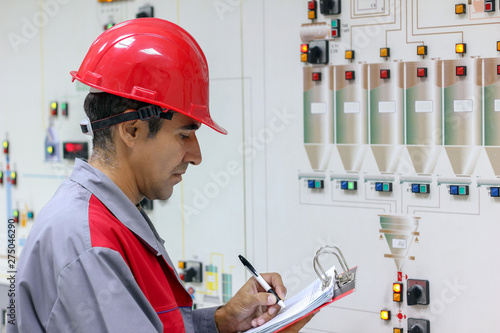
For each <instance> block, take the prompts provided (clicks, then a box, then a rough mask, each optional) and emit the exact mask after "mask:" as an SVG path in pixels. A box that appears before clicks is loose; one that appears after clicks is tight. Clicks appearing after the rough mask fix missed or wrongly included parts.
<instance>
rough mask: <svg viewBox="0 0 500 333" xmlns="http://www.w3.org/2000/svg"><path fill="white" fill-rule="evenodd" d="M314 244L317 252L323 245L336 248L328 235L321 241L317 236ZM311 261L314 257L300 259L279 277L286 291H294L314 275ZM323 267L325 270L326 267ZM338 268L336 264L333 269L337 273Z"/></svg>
mask: <svg viewBox="0 0 500 333" xmlns="http://www.w3.org/2000/svg"><path fill="white" fill-rule="evenodd" d="M316 242H317V244H318V247H317V249H315V250H319V248H320V247H322V246H325V245H334V246H337V245H336V244H335V242H334V241H333V240H332V236H331V235H328V236H327V237H326V239H323V238H322V237H320V236H318V237H317V238H316ZM332 257H333V256H332ZM313 260H314V255H310V256H307V257H305V258H304V259H302V261H301V262H299V263H297V264H295V265H293V266H292V267H290V268H289V269H288V270H286V271H284V272H283V273H282V274H281V276H282V277H283V281H285V282H286V286H287V289H288V290H296V289H298V288H299V287H300V285H301V284H302V282H303V281H309V280H310V279H311V276H312V275H311V274H314V269H313V267H314V266H313ZM325 260H326V258H325ZM346 260H347V259H346ZM326 262H328V260H326ZM324 267H325V269H326V267H327V266H324ZM339 267H340V266H339V263H338V262H336V263H335V268H336V270H337V272H338V271H339V270H338V268H339ZM339 273H340V272H339Z"/></svg>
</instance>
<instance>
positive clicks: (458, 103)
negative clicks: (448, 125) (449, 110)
mask: <svg viewBox="0 0 500 333" xmlns="http://www.w3.org/2000/svg"><path fill="white" fill-rule="evenodd" d="M472 107H473V102H472V99H456V100H454V101H453V111H454V112H472Z"/></svg>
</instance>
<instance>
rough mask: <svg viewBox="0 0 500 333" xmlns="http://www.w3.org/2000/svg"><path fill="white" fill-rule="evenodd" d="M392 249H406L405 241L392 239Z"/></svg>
mask: <svg viewBox="0 0 500 333" xmlns="http://www.w3.org/2000/svg"><path fill="white" fill-rule="evenodd" d="M392 248H393V249H406V239H397V238H393V239H392Z"/></svg>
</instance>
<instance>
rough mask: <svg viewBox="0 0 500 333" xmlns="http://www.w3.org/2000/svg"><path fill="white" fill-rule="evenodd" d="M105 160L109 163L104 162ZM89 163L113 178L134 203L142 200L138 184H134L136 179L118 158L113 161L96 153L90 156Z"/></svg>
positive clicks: (136, 203)
mask: <svg viewBox="0 0 500 333" xmlns="http://www.w3.org/2000/svg"><path fill="white" fill-rule="evenodd" d="M104 160H106V162H107V163H103V161H104ZM88 163H89V164H90V165H91V166H93V167H94V168H96V169H98V170H99V171H101V172H102V173H104V174H105V175H106V176H107V177H108V178H109V179H111V180H112V181H113V183H115V184H116V186H118V187H119V188H120V189H121V190H122V192H123V193H124V194H125V195H126V196H127V198H129V200H130V201H131V202H132V203H133V204H134V205H136V206H137V205H138V204H139V202H140V201H141V200H142V195H141V194H140V193H139V190H138V189H137V186H134V184H135V181H134V180H133V174H132V172H131V171H130V170H129V169H128V168H125V167H124V164H123V163H120V162H119V161H117V160H116V159H113V161H111V159H110V158H105V159H102V158H100V157H98V156H96V155H94V154H92V156H91V157H90V158H89V161H88Z"/></svg>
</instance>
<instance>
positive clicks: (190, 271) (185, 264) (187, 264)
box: [179, 260, 203, 282]
mask: <svg viewBox="0 0 500 333" xmlns="http://www.w3.org/2000/svg"><path fill="white" fill-rule="evenodd" d="M179 268H182V269H183V272H181V274H180V275H183V276H184V278H183V280H184V282H203V274H202V272H203V269H202V268H203V264H202V263H201V262H199V261H193V260H188V261H179Z"/></svg>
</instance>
